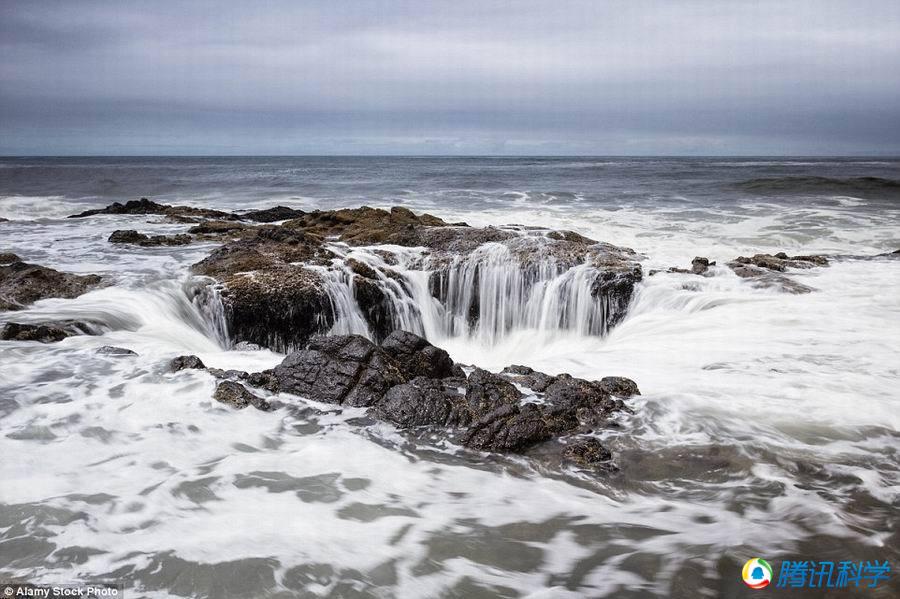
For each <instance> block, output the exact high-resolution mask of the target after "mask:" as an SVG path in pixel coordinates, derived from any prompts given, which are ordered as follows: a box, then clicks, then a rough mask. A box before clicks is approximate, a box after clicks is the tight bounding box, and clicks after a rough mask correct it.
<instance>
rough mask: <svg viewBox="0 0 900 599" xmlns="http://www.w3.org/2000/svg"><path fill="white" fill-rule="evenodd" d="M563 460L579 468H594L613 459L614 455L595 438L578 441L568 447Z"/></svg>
mask: <svg viewBox="0 0 900 599" xmlns="http://www.w3.org/2000/svg"><path fill="white" fill-rule="evenodd" d="M563 458H564V459H566V460H568V461H570V462H575V463H576V464H578V465H579V466H583V467H592V466H596V465H597V464H602V463H603V462H608V461H609V460H611V459H612V453H611V452H610V451H609V449H607V448H606V447H604V446H603V444H602V443H600V441H598V440H597V439H595V438H593V437H588V438H586V439H578V440H576V441H574V442H572V443H570V444H568V445H566V448H565V450H564V451H563Z"/></svg>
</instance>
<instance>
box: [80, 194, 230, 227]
mask: <svg viewBox="0 0 900 599" xmlns="http://www.w3.org/2000/svg"><path fill="white" fill-rule="evenodd" d="M99 214H159V215H165V216H167V217H169V218H170V219H172V220H176V221H179V222H192V220H191V219H200V218H204V219H206V218H218V219H227V220H234V219H237V218H238V217H237V216H236V215H234V214H231V213H230V212H222V211H221V210H211V209H208V208H195V207H193V206H170V205H168V204H157V203H156V202H152V201H150V200H148V199H147V198H141V199H140V200H130V201H128V202H125V203H124V204H121V203H119V202H113V203H112V204H110V205H109V206H107V207H105V208H95V209H92V210H85V211H84V212H80V213H78V214H72V215H71V216H69V218H84V217H86V216H96V215H99Z"/></svg>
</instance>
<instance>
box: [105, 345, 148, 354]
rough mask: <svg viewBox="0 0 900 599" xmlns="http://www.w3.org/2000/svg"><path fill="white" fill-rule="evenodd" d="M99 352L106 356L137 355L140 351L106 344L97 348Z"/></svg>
mask: <svg viewBox="0 0 900 599" xmlns="http://www.w3.org/2000/svg"><path fill="white" fill-rule="evenodd" d="M94 353H97V354H101V355H104V356H136V355H138V353H137V352H136V351H133V350H130V349H127V348H125V347H116V346H114V345H104V346H103V347H100V348H98V349H97V351H96V352H94Z"/></svg>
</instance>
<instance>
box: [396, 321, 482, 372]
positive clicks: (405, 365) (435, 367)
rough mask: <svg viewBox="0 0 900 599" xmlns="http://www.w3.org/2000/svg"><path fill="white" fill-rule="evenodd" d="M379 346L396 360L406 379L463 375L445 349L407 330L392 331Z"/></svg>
mask: <svg viewBox="0 0 900 599" xmlns="http://www.w3.org/2000/svg"><path fill="white" fill-rule="evenodd" d="M381 348H382V349H383V350H384V351H385V352H386V353H387V354H388V355H389V356H390V357H391V358H393V359H394V361H395V362H396V364H397V366H398V367H399V369H400V371H401V372H402V373H403V376H405V377H406V378H407V379H413V378H415V377H427V378H435V379H442V378H445V377H457V378H459V377H463V378H464V377H465V375H464V374H463V371H462V368H460V367H459V366H457V365H456V364H454V363H453V360H452V359H451V358H450V354H448V353H447V352H446V351H445V350H443V349H441V348H439V347H435V346H434V345H432V344H430V343H428V341H426V340H425V339H423V338H422V337H419V336H418V335H415V334H413V333H410V332H408V331H394V332H393V333H391V334H390V335H388V337H387V338H386V339H385V340H384V341H383V342H382V344H381Z"/></svg>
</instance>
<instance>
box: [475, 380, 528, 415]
mask: <svg viewBox="0 0 900 599" xmlns="http://www.w3.org/2000/svg"><path fill="white" fill-rule="evenodd" d="M521 398H522V394H521V393H520V392H519V390H518V389H516V387H515V385H513V384H512V383H510V382H509V381H508V380H506V379H505V378H503V377H501V376H499V375H496V374H494V373H492V372H488V371H487V370H482V369H481V368H476V369H475V370H474V371H472V374H470V375H469V378H468V379H467V380H466V405H467V406H468V408H469V411H470V412H471V413H472V416H473V418H474V419H479V418H482V417H483V416H485V415H486V414H489V413H491V412H492V411H495V410H497V409H499V408H502V407H505V406H510V405H517V404H518V403H519V400H520V399H521Z"/></svg>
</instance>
